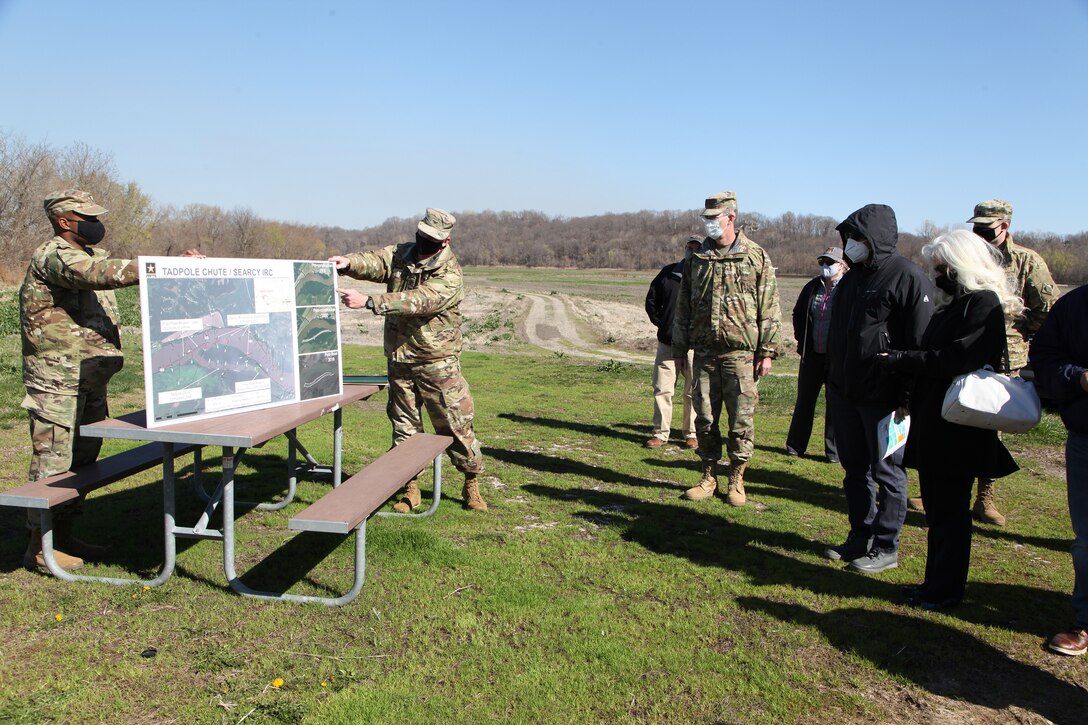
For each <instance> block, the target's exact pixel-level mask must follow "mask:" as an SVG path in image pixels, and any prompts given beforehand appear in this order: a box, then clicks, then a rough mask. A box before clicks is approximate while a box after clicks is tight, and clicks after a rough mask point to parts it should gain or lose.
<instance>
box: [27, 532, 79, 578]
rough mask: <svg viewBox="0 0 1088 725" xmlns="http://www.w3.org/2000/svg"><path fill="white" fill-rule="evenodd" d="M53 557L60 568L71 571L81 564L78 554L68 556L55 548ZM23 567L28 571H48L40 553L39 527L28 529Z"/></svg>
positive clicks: (43, 557)
mask: <svg viewBox="0 0 1088 725" xmlns="http://www.w3.org/2000/svg"><path fill="white" fill-rule="evenodd" d="M53 559H54V560H55V561H56V562H57V564H58V565H59V566H60V568H61V569H64V570H65V571H71V570H72V569H78V568H79V567H81V566H83V559H80V558H79V557H78V556H70V555H69V554H65V553H64V552H63V551H60V550H58V549H56V548H54V549H53ZM23 568H25V569H27V570H28V571H40V572H41V573H42V574H48V573H49V567H47V566H46V565H45V555H44V554H42V532H41V530H40V529H31V530H30V541H29V542H27V545H26V553H24V554H23Z"/></svg>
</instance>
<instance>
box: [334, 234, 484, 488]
mask: <svg viewBox="0 0 1088 725" xmlns="http://www.w3.org/2000/svg"><path fill="white" fill-rule="evenodd" d="M451 219H452V217H451ZM451 226H452V223H451ZM417 246H418V245H417V244H416V243H415V242H410V243H408V244H400V245H396V246H388V247H385V248H384V249H380V250H378V251H376V252H363V253H360V254H352V255H349V256H348V266H347V267H346V268H345V269H343V270H341V274H346V275H348V276H350V277H354V278H355V279H364V280H368V281H371V282H385V283H386V285H387V290H388V291H387V292H386V293H385V294H379V295H373V296H372V297H371V301H372V302H373V310H374V314H376V315H385V355H386V357H387V358H389V364H388V372H389V404H388V406H387V407H386V411H387V412H388V414H389V420H390V422H391V423H392V424H393V445H394V446H395V445H397V444H398V443H400V442H401V441H403V440H404V439H406V438H408V437H409V436H411V435H412V434H413V433H419V432H422V431H423V421H422V419H421V416H420V408H421V406H423V407H426V408H427V414H428V416H429V417H430V419H431V424H432V425H433V426H434V430H435V432H436V433H439V434H441V435H449V436H453V439H454V442H453V445H452V446H450V448H449V454H450V458H451V459H452V460H453V465H454V466H455V467H456V468H457V470H459V471H462V472H463V473H481V472H483V470H484V462H483V458H482V456H481V455H480V443H479V441H477V440H476V435H475V433H474V432H473V428H472V419H473V406H472V395H471V394H470V392H469V388H468V382H466V381H465V378H464V376H463V375H462V374H461V359H460V356H461V307H460V305H461V300H462V299H464V297H465V287H464V280H463V276H462V273H461V265H460V264H458V262H457V257H456V256H454V253H453V250H452V249H450V248H449V247H448V246H446V247H443V248H442V250H441V251H439V252H438V253H437V254H434V255H433V256H430V257H427V258H426V259H423V260H418V259H417ZM368 307H369V305H368Z"/></svg>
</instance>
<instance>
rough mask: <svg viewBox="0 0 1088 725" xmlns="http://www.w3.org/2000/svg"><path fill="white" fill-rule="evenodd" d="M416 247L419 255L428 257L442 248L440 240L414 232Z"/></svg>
mask: <svg viewBox="0 0 1088 725" xmlns="http://www.w3.org/2000/svg"><path fill="white" fill-rule="evenodd" d="M416 248H417V249H418V250H419V252H418V253H419V256H420V257H429V256H431V255H432V254H434V253H435V252H437V251H438V250H439V249H441V248H442V242H440V241H438V240H436V239H431V238H430V237H428V236H427V235H426V234H421V233H420V232H416Z"/></svg>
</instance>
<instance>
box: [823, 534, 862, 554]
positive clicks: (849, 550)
mask: <svg viewBox="0 0 1088 725" xmlns="http://www.w3.org/2000/svg"><path fill="white" fill-rule="evenodd" d="M872 543H873V540H872V539H870V538H867V537H865V536H862V535H861V534H855V533H853V532H851V533H850V535H849V536H847V537H846V541H845V542H844V543H843V544H842V545H841V546H829V547H828V548H826V549H824V556H826V557H827V558H828V559H831V560H832V561H853V560H854V559H857V558H859V557H862V556H865V552H867V551H868V550H869V547H870V546H872Z"/></svg>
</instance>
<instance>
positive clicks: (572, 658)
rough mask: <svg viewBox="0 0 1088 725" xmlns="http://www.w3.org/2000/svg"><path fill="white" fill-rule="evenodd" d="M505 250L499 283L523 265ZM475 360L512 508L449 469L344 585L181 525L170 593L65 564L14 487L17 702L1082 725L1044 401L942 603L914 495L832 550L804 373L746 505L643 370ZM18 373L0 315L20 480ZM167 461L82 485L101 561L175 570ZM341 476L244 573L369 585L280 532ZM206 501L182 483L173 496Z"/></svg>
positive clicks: (13, 344) (1, 622)
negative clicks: (1058, 640) (866, 536)
mask: <svg viewBox="0 0 1088 725" xmlns="http://www.w3.org/2000/svg"><path fill="white" fill-rule="evenodd" d="M478 274H482V273H481V271H480V270H470V272H469V276H470V280H471V279H472V277H473V276H474V275H478ZM486 274H487V277H488V279H491V280H495V283H497V284H504V282H503V280H502V274H504V272H503V270H493V271H487V272H486ZM512 274H513V276H511V277H509V278H508V280H507V281H508V283H509V284H511V285H515V284H528V283H533V284H539V285H540V287H539V288H540V289H552V288H553V287H554V286H555V285H561V284H567V285H573V286H577V287H578V288H579V289H580V290H581V291H582V292H583V293H584V294H587V295H590V294H600V295H601V298H602V299H605V298H608V299H621V298H622V297H624V296H625V295H626V296H629V297H631V298H632V299H636V300H637V299H639V298H640V296H641V295H642V294H644V291H645V283H646V281H647V277H646V276H645V274H643V275H642V276H641V277H639V278H638V279H637V284H636V281H635V280H630V279H628V278H627V276H626V275H627V273H617V281H616V283H615V284H614V285H608V284H602V285H601V287H600V288H599V289H593V290H589V289H587V288H586V287H588V285H589V284H590V282H591V280H590V277H589V276H587V277H584V278H576V277H572V275H571V273H570V272H569V271H562V272H555V273H554V274H555V276H554V277H552V278H549V277H548V276H547V275H548V274H552V273H550V272H547V271H544V272H541V276H539V277H537V276H534V275H532V274H529V273H526V272H525V271H524V270H520V271H517V272H516V273H512ZM594 276H595V278H596V279H598V280H600V279H602V278H603V275H602V274H601V273H594ZM527 280H528V281H527ZM583 284H584V285H585V286H582V285H583ZM798 286H799V285H798ZM610 287H611V289H610ZM561 291H565V289H564V290H561ZM609 295H614V297H608V296H609ZM783 306H784V307H786V302H785V300H784V301H783ZM787 309H788V308H787ZM126 340H127V344H129V345H130V349H131V352H130V355H129V360H128V363H127V365H126V367H125V370H124V371H122V373H121V374H119V375H118V377H117V378H116V379H115V381H114V384H113V386H112V388H111V400H112V401H113V404H114V413H123V412H126V411H129V410H133V409H137V408H140V407H142V406H143V402H142V379H141V376H140V370H141V367H140V366H141V360H140V356H139V350H138V344H137V334H136V331H135V330H131V331H129V334H128V336H127V338H126ZM345 361H346V364H345V372H348V373H379V372H383V371H384V362H383V359H382V357H381V350H380V348H364V347H351V348H347V349H346V350H345ZM463 362H464V368H465V372H466V376H467V377H468V379H469V381H470V383H471V384H472V386H473V392H474V396H475V398H476V406H477V432H478V434H479V436H480V438H481V440H482V442H483V446H484V454H485V456H486V459H487V466H488V468H487V472H486V473H485V474H484V476H483V479H482V480H483V482H484V485H483V487H482V488H483V492H484V495H485V497H486V498H487V500H488V501H489V503H490V504H491V506H492V508H491V510H490V511H489V512H487V513H486V514H476V513H470V512H466V511H464V510H462V509H461V508H460V506H459V505H458V504H459V503H460V487H459V485H457V484H458V483H459V481H458V479H457V477H456V474H455V472H452V469H451V468H450V467H447V469H446V470H447V471H450V472H451V479H450V482H451V485H450V486H449V487H448V489H447V490H448V492H449V493H450V496H451V500H448V501H445V502H444V503H443V505H442V507H441V509H440V510H439V512H438V514H437V515H436V516H435V517H434V518H433V519H430V520H426V521H402V520H390V519H379V520H374V521H372V522H371V523H370V525H369V526H368V530H369V536H368V544H367V556H368V567H367V583H366V586H365V587H364V589H363V592H362V594H360V596H359V597H358V598H357V599H356V600H355V601H354V602H353V603H352V604H350V605H348V606H346V607H342V608H338V609H327V608H325V607H322V606H319V605H304V606H298V605H286V604H276V603H261V602H254V601H252V600H249V599H243V598H241V597H239V596H236V595H234V594H233V593H231V592H230V591H229V589H228V588H227V586H226V582H225V581H224V579H223V575H222V569H221V559H222V548H221V546H220V545H219V544H217V543H215V542H211V541H200V542H184V543H181V544H180V545H179V548H180V551H179V555H178V567H177V571H176V574H175V576H174V578H173V579H171V580H170V581H169V582H167V583H166V584H165V585H164V586H162V587H159V588H157V589H154V590H146V591H145V590H143V589H141V588H139V587H136V586H133V587H120V588H119V587H111V586H107V585H89V584H66V583H62V582H59V581H57V580H54V579H51V578H48V577H43V576H40V575H38V574H34V573H30V572H26V571H24V570H22V569H21V567H20V561H21V554H22V550H23V547H24V545H25V532H24V528H23V520H24V516H23V514H22V512H20V511H17V510H15V509H5V508H0V721H15V722H43V721H65V722H97V721H112V722H163V721H177V722H209V723H218V722H232V723H236V722H240V721H242V720H245V721H246V722H249V723H254V722H256V723H260V722H298V721H303V720H309V721H311V722H320V723H326V722H334V723H338V722H342V723H353V722H465V721H481V720H484V721H495V720H504V721H514V722H588V721H610V722H611V721H621V722H646V721H650V722H736V723H749V722H767V723H771V722H776V723H777V722H813V723H837V722H872V721H895V722H963V721H972V722H1010V721H1015V722H1044V721H1045V720H1050V721H1053V722H1078V721H1083V713H1084V712H1085V707H1086V706H1088V695H1086V692H1085V689H1084V685H1085V684H1088V662H1086V661H1085V660H1084V659H1076V658H1061V657H1058V656H1054V655H1050V654H1048V653H1047V652H1046V651H1045V649H1044V646H1043V645H1044V642H1045V639H1046V637H1048V636H1049V635H1051V634H1053V633H1054V632H1055V631H1057V630H1058V629H1060V628H1064V626H1065V625H1067V624H1068V622H1069V618H1070V608H1069V591H1070V589H1071V587H1072V566H1071V563H1070V557H1069V553H1068V547H1069V542H1070V540H1071V537H1072V534H1071V531H1070V526H1069V519H1068V514H1067V511H1066V504H1065V493H1064V484H1063V481H1062V460H1063V459H1062V453H1061V443H1062V441H1063V439H1064V434H1063V431H1062V428H1061V425H1060V423H1059V422H1058V421H1057V420H1056V419H1055V418H1054V417H1053V416H1051V415H1047V416H1046V417H1045V419H1044V422H1043V424H1042V425H1041V426H1040V427H1039V428H1038V429H1036V430H1035V431H1033V432H1032V433H1030V434H1028V435H1023V436H1008V437H1007V438H1006V440H1007V441H1008V445H1009V447H1010V449H1012V450H1013V452H1014V455H1015V456H1016V458H1017V460H1018V461H1019V462H1020V464H1021V466H1022V467H1023V470H1021V471H1020V472H1018V473H1017V474H1015V475H1013V476H1012V477H1010V478H1008V479H1005V480H1002V481H1001V482H1000V483H999V485H998V497H999V503H1000V504H1001V509H1002V511H1003V512H1005V513H1006V514H1007V515H1008V516H1009V525H1008V526H1007V527H1006V528H1001V529H998V528H993V527H980V528H979V529H977V530H976V533H975V539H974V550H973V557H972V570H971V581H970V583H969V584H968V589H967V598H966V600H965V602H964V603H963V605H962V606H961V607H959V608H957V609H955V610H952V611H951V612H949V613H944V614H929V613H924V612H920V611H916V610H913V609H910V608H908V607H906V606H904V605H903V603H902V599H901V595H900V588H901V586H903V585H905V584H912V583H916V582H918V581H920V580H921V577H922V573H923V567H924V557H925V529H924V528H923V525H924V517H923V516H922V515H920V514H917V513H911V514H910V515H909V517H908V520H907V525H906V527H905V529H904V532H903V543H902V550H901V555H900V557H901V558H900V562H901V563H900V568H899V569H896V570H893V571H890V572H887V573H885V574H883V575H880V576H878V577H872V578H867V577H864V576H862V575H857V574H852V573H849V572H846V571H845V570H843V569H842V567H840V566H839V565H838V564H834V563H832V562H829V561H827V560H825V559H823V558H822V557H821V555H820V551H821V550H822V548H823V546H824V545H825V544H827V543H829V542H833V543H838V542H840V541H841V540H842V539H843V538H844V536H845V534H846V517H845V505H844V500H843V496H842V493H841V489H840V481H841V469H839V468H838V467H837V466H833V465H830V464H827V463H824V462H822V461H821V460H818V459H817V458H808V457H806V458H801V459H794V458H788V457H786V456H785V455H784V454H783V453H782V447H783V441H784V439H785V433H786V429H787V427H788V423H789V416H790V412H791V410H792V404H793V399H794V396H795V387H794V380H793V379H792V378H790V377H788V376H783V377H774V378H769V379H766V380H764V381H763V382H761V384H760V393H761V402H760V407H759V409H758V414H757V450H756V454H755V457H754V459H753V462H752V465H751V467H750V468H749V474H748V480H749V484H748V492H749V505H748V506H746V507H744V508H739V509H734V508H730V507H728V506H726V505H725V504H724V503H723V502H722V501H721V500H713V501H707V502H702V503H690V502H686V501H682V500H680V499H679V494H680V493H681V492H682V491H683V489H685V488H687V487H689V486H691V485H694V483H695V482H696V481H697V479H698V475H699V474H698V464H697V459H696V458H695V456H694V455H693V454H691V453H690V452H686V451H684V450H682V449H680V448H679V447H677V446H668V447H666V448H663V449H660V450H657V451H648V450H646V449H644V448H642V447H641V445H640V444H641V442H642V441H643V440H644V439H645V437H646V436H647V434H648V421H649V418H650V412H651V395H652V393H651V387H650V380H649V376H650V372H649V368H648V366H647V367H640V366H632V365H620V364H608V363H588V364H580V363H578V362H575V361H572V360H570V359H569V358H560V357H558V356H556V355H553V354H551V353H541V354H533V353H531V352H529V353H519V354H516V355H490V354H482V353H467V354H466V355H465V356H464V359H463ZM21 394H22V393H21V388H20V383H19V363H18V340H17V338H15V337H13V336H8V337H3V338H0V399H2V406H0V450H2V451H3V453H4V456H3V462H2V464H0V471H2V474H3V484H2V485H3V486H4V487H11V486H13V485H16V484H18V483H19V482H20V481H21V480H22V478H23V476H24V475H25V473H24V472H25V467H26V463H27V451H26V447H27V442H26V429H25V418H24V417H23V414H22V411H21V410H19V409H18V407H17V406H18V403H19V399H20V397H21ZM384 401H385V395H384V394H381V395H379V396H377V397H376V398H375V399H373V400H371V401H367V402H365V403H362V404H359V405H356V406H353V407H352V408H351V409H349V410H348V411H346V413H345V429H346V435H345V462H346V467H347V468H348V469H349V471H352V470H355V469H357V468H358V467H360V466H362V465H363V464H365V463H366V462H367V461H369V460H372V459H373V458H374V457H376V456H377V455H379V454H380V453H381V452H383V451H384V450H385V449H386V448H387V446H388V441H389V424H388V422H387V421H386V419H385V415H384ZM816 427H817V430H818V429H819V423H817V426H816ZM328 432H329V421H327V420H326V421H321V422H317V423H314V424H311V425H310V426H308V427H306V428H305V429H303V430H302V431H301V432H300V437H301V438H302V440H303V442H304V443H305V444H306V445H307V447H309V448H310V449H311V450H312V451H314V452H315V453H316V454H317V455H318V457H319V458H323V459H327V458H329V455H330V451H331V445H330V441H329V437H330V436H329V435H328ZM123 447H124V444H122V443H117V442H108V443H107V445H106V450H105V452H106V453H109V452H114V451H117V450H120V449H122V448H123ZM814 449H815V446H813V450H814ZM285 450H286V446H285V444H283V443H281V442H272V443H270V444H269V445H268V446H266V447H265V448H264V449H261V450H259V451H253V452H252V456H249V455H247V458H246V463H245V464H244V465H243V467H242V469H241V471H240V489H241V492H242V493H243V494H246V493H252V494H253V496H256V497H264V498H266V499H270V498H273V497H275V496H277V495H280V494H282V491H283V487H282V486H281V485H279V483H278V481H279V478H280V477H281V475H282V456H283V454H284V452H285ZM214 470H215V469H213V471H214ZM188 473H189V471H188V469H185V470H184V471H183V474H184V475H185V476H187V475H188ZM156 482H157V478H156V474H155V473H154V472H149V473H147V474H144V475H141V476H139V477H137V478H136V479H134V480H132V481H130V482H126V483H125V484H124V485H118V486H114V487H111V488H108V489H107V490H105V491H102V492H100V493H99V494H97V495H94V496H92V497H91V498H90V499H89V500H88V502H87V504H86V507H85V515H84V516H83V517H82V519H81V522H80V531H81V533H82V534H83V535H84V536H85V538H88V539H90V540H101V541H109V542H112V544H113V551H112V552H111V554H110V557H109V561H108V562H107V563H103V564H98V565H94V566H92V567H89V568H90V569H92V570H93V571H95V572H97V573H101V574H109V573H116V574H125V573H130V572H133V571H138V572H142V573H143V574H144V575H149V574H151V573H153V572H154V571H156V570H157V564H158V562H159V558H160V556H161V535H158V534H157V532H158V531H159V527H160V526H161V508H160V506H161V503H160V502H161V499H160V494H159V487H158V486H157V485H156ZM326 489H327V487H326V486H325V485H324V484H318V483H309V482H306V483H303V484H302V485H301V486H300V495H299V501H298V502H297V503H295V504H292V505H291V506H290V507H288V509H287V510H286V511H281V512H260V511H248V512H245V513H244V515H241V517H240V520H239V523H238V549H239V554H240V556H239V569H240V570H242V571H244V572H246V573H245V575H244V580H245V581H246V583H247V584H249V585H250V586H254V587H256V588H272V589H274V588H277V587H280V588H287V587H289V588H290V590H291V591H293V592H298V593H317V594H322V595H328V594H330V593H331V592H332V591H334V590H335V591H337V592H339V591H343V590H346V589H347V588H348V586H350V580H351V552H352V547H351V540H350V538H348V539H345V538H341V537H335V536H322V535H317V534H302V535H297V536H295V535H292V534H291V533H289V532H288V531H287V528H286V522H287V519H288V518H289V517H290V516H291V515H292V514H293V513H295V512H297V511H299V510H300V509H301V508H302V507H303V506H305V505H308V504H309V503H310V502H312V501H314V500H316V498H318V497H319V496H321V494H322V493H323V492H324V491H325V490H326ZM179 491H182V492H184V491H185V481H182V486H181V488H179ZM198 511H199V507H198V506H197V503H196V501H195V497H187V496H184V495H182V496H179V521H184V520H186V519H187V518H190V517H195V515H196V513H197V512H198ZM213 523H214V522H213ZM311 569H312V571H311ZM58 615H59V616H58ZM152 653H153V654H154V656H148V655H150V654H152ZM277 685H279V686H277ZM1044 719H1045V720H1044Z"/></svg>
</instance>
